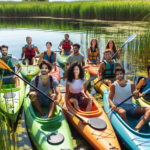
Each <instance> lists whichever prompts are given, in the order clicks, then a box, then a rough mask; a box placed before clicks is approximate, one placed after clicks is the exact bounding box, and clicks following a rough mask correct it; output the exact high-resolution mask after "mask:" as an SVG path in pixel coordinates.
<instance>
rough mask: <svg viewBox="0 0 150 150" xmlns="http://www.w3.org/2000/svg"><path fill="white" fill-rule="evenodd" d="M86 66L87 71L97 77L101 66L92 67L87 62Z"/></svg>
mask: <svg viewBox="0 0 150 150" xmlns="http://www.w3.org/2000/svg"><path fill="white" fill-rule="evenodd" d="M85 65H86V66H87V67H86V69H87V70H88V72H89V73H90V74H91V75H92V76H95V75H97V71H98V68H99V64H98V65H91V64H88V63H87V60H86V61H85Z"/></svg>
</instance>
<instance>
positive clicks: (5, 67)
mask: <svg viewBox="0 0 150 150" xmlns="http://www.w3.org/2000/svg"><path fill="white" fill-rule="evenodd" d="M0 68H3V69H6V70H9V71H10V72H13V71H12V70H11V69H10V67H9V66H8V65H7V64H6V63H5V62H4V61H3V60H1V59H0Z"/></svg>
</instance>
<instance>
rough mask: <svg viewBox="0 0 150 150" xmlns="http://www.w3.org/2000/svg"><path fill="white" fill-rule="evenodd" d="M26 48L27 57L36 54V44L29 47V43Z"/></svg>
mask: <svg viewBox="0 0 150 150" xmlns="http://www.w3.org/2000/svg"><path fill="white" fill-rule="evenodd" d="M25 48H26V49H25V59H32V57H34V56H35V50H34V44H32V45H31V49H29V47H28V45H27V44H26V45H25Z"/></svg>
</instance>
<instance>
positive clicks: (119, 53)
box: [102, 40, 122, 61]
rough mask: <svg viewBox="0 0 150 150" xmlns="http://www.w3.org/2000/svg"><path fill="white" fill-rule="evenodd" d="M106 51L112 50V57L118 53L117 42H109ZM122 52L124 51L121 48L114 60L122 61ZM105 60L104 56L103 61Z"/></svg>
mask: <svg viewBox="0 0 150 150" xmlns="http://www.w3.org/2000/svg"><path fill="white" fill-rule="evenodd" d="M106 49H110V50H111V52H112V56H113V55H114V54H115V53H116V52H117V48H116V45H115V42H114V41H113V40H109V41H108V43H107V44H106V46H105V50H106ZM121 51H122V48H119V50H118V52H117V54H116V55H115V56H114V57H113V58H112V59H115V60H117V59H118V60H119V59H120V56H121ZM104 60H105V56H103V60H102V61H104Z"/></svg>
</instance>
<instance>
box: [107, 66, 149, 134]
mask: <svg viewBox="0 0 150 150" xmlns="http://www.w3.org/2000/svg"><path fill="white" fill-rule="evenodd" d="M115 73H116V77H117V81H115V82H114V83H113V84H111V86H110V93H109V104H110V106H111V108H112V110H115V111H116V112H117V113H118V114H119V115H120V117H121V118H122V119H123V120H124V121H125V122H126V123H127V124H128V125H129V122H128V120H127V117H126V114H127V115H130V116H133V117H136V116H141V115H143V116H142V117H141V119H140V121H139V123H138V124H137V125H136V127H135V129H134V130H135V131H137V132H139V131H140V130H141V128H142V127H143V126H144V125H145V124H146V123H147V122H148V121H149V119H150V108H144V107H137V106H134V105H133V103H132V98H130V99H129V100H127V101H126V102H124V103H123V104H122V105H120V106H119V107H118V108H117V107H116V105H118V104H120V103H121V102H122V101H123V100H124V99H127V98H128V97H129V96H131V95H132V94H134V96H135V99H136V98H138V97H139V91H136V90H135V84H134V82H132V81H130V80H127V79H124V76H125V70H124V68H122V67H116V69H115Z"/></svg>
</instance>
